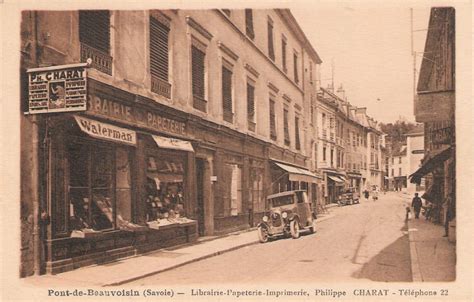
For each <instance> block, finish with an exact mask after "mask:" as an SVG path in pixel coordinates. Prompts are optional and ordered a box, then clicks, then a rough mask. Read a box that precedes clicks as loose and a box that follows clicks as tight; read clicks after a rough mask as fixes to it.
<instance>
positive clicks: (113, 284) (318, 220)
mask: <svg viewBox="0 0 474 302" xmlns="http://www.w3.org/2000/svg"><path fill="white" fill-rule="evenodd" d="M334 216H335V215H334V214H328V215H325V216H324V217H321V218H318V219H317V220H316V223H319V222H321V221H324V220H327V219H330V218H332V217H334ZM251 231H253V230H245V231H243V232H242V231H241V232H240V233H247V232H251ZM231 234H233V233H231ZM234 234H235V233H234ZM227 236H230V234H229V235H227ZM222 237H226V236H222ZM222 237H221V238H222ZM216 239H217V238H216ZM212 240H213V239H210V240H209V241H212ZM258 243H259V241H258V240H255V241H251V242H247V243H243V244H240V245H236V246H233V247H230V248H227V249H223V250H220V251H216V252H212V253H209V254H206V255H203V256H200V257H197V258H194V259H190V260H187V261H184V262H181V263H177V264H174V265H170V266H168V267H165V268H161V269H157V270H155V271H152V272H147V273H145V274H140V275H136V276H130V277H127V278H126V279H121V280H115V281H111V282H107V283H104V284H102V286H104V287H105V286H117V285H122V284H125V283H128V282H132V281H136V280H138V279H142V278H146V277H150V276H153V275H157V274H159V273H163V272H166V271H169V270H172V269H175V268H178V267H181V266H184V265H187V264H191V263H194V262H198V261H201V260H204V259H207V258H211V257H214V256H218V255H222V254H225V253H227V252H232V251H235V250H238V249H241V248H244V247H247V246H251V245H254V244H258Z"/></svg>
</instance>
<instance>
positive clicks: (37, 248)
mask: <svg viewBox="0 0 474 302" xmlns="http://www.w3.org/2000/svg"><path fill="white" fill-rule="evenodd" d="M32 26H33V33H34V43H33V44H34V49H33V53H34V54H33V56H34V63H35V65H36V66H38V29H37V26H38V15H37V12H36V11H35V12H33V24H32ZM38 122H39V119H38V116H37V115H36V114H33V115H31V123H32V125H31V141H32V148H31V153H32V164H31V171H30V172H31V175H32V176H33V177H32V180H31V184H30V187H31V191H32V192H33V234H32V235H33V263H34V264H33V271H34V274H35V275H40V274H41V238H40V225H39V224H40V218H39V212H40V211H39V206H40V203H39V198H40V196H39V194H40V192H39V163H38V160H39V148H38V144H39V133H38V131H39V129H38Z"/></svg>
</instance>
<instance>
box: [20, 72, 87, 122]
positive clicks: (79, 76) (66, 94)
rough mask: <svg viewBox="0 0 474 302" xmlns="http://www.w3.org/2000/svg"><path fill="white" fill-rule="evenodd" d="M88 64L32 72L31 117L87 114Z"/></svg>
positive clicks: (30, 82) (30, 86)
mask: <svg viewBox="0 0 474 302" xmlns="http://www.w3.org/2000/svg"><path fill="white" fill-rule="evenodd" d="M86 70H87V63H80V64H73V65H62V66H51V67H45V68H32V69H28V71H27V72H28V113H30V114H34V113H50V112H70V111H85V110H86V109H87V105H86V104H87V74H86V73H87V71H86Z"/></svg>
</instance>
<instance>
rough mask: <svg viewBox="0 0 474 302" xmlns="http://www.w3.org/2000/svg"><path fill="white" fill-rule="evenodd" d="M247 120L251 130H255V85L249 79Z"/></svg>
mask: <svg viewBox="0 0 474 302" xmlns="http://www.w3.org/2000/svg"><path fill="white" fill-rule="evenodd" d="M247 121H248V127H249V130H250V131H255V86H254V85H252V84H251V83H249V82H248V81H247Z"/></svg>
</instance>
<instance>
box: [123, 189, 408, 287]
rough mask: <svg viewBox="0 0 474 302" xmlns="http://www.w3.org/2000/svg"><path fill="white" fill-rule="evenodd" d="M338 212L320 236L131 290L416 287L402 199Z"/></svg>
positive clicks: (213, 261) (233, 255) (240, 253)
mask: <svg viewBox="0 0 474 302" xmlns="http://www.w3.org/2000/svg"><path fill="white" fill-rule="evenodd" d="M333 212H334V213H335V217H332V218H330V219H327V220H324V221H322V222H320V223H319V227H318V230H317V233H316V234H313V235H305V236H301V237H300V238H299V239H297V240H294V239H279V240H275V241H271V242H269V243H266V244H257V245H252V246H249V247H245V248H242V249H238V250H236V251H233V252H228V253H225V254H223V255H219V256H216V257H213V258H209V259H206V260H203V261H199V262H196V263H193V264H189V265H185V266H183V267H180V268H177V269H174V270H171V271H168V272H163V273H160V274H158V275H154V276H150V277H147V278H144V279H140V280H137V281H135V282H132V283H131V284H133V285H154V284H173V285H176V286H179V285H188V284H205V283H208V284H209V283H216V282H217V283H240V284H252V283H259V282H262V281H264V282H282V281H284V282H288V280H292V282H304V281H307V280H311V281H312V282H341V281H343V282H358V281H367V280H372V281H382V282H387V281H394V282H409V281H411V269H410V250H409V242H408V235H407V234H406V224H405V201H404V199H403V198H402V196H401V194H398V193H393V192H392V193H387V194H386V195H383V194H380V198H379V200H378V201H376V202H373V201H372V200H371V199H369V200H368V201H365V200H364V199H362V200H361V203H360V204H356V205H350V206H345V207H341V208H337V209H334V211H333ZM171 255H172V254H171ZM176 256H179V255H176ZM308 277H310V279H308Z"/></svg>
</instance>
